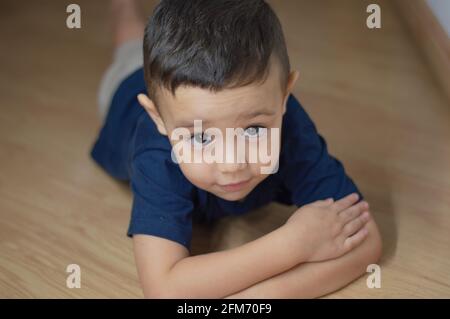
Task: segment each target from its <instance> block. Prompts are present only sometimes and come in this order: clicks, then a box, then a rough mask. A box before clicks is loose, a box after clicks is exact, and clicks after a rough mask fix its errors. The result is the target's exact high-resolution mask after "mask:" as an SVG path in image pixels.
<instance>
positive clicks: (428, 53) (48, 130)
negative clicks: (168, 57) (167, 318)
mask: <svg viewBox="0 0 450 319" xmlns="http://www.w3.org/2000/svg"><path fill="white" fill-rule="evenodd" d="M268 2H269V3H270V4H271V5H272V7H273V8H274V10H275V11H276V13H277V15H278V17H279V18H280V20H281V22H282V25H283V28H284V32H285V36H286V40H287V43H288V49H289V53H290V58H291V65H292V68H294V69H297V70H299V72H300V79H299V82H298V84H297V85H296V87H295V90H294V95H295V96H296V97H297V98H298V99H299V100H300V102H301V103H302V105H303V106H304V108H305V109H306V110H307V111H308V113H309V114H310V115H311V118H312V119H313V120H314V122H315V123H316V126H317V128H318V130H319V132H320V133H321V134H322V135H323V136H324V137H325V139H326V140H327V142H328V147H329V151H330V153H331V154H333V155H334V156H336V157H337V158H339V159H340V160H341V161H342V162H343V164H344V165H345V167H346V170H347V172H348V174H349V175H350V176H351V177H352V179H353V180H354V181H355V182H356V183H357V185H358V186H359V188H360V189H361V191H362V193H363V194H365V197H366V199H367V200H368V202H369V203H370V205H371V212H372V214H373V216H374V218H375V220H376V222H377V223H378V225H379V227H380V231H381V233H382V236H383V240H384V256H383V258H382V260H381V261H380V266H381V271H382V281H381V285H382V286H381V288H379V289H369V288H367V286H366V276H363V277H361V278H360V279H359V280H357V281H355V282H353V283H352V284H350V285H349V286H347V287H345V288H344V289H342V290H340V291H338V292H335V293H333V294H331V295H329V296H327V297H329V298H356V297H358V298H366V297H367V298H393V297H406V298H410V297H419V298H430V297H446V298H449V297H450V249H449V247H450V236H449V234H450V89H449V88H450V44H449V34H450V31H449V30H450V27H449V24H450V8H449V5H450V1H447V0H428V1H425V0H407V1H406V0H393V1H388V0H378V1H374V0H372V1H365V0H346V1H336V0H319V1H309V0H303V1H300V0H272V1H268ZM70 3H73V2H71V1H56V0H54V1H50V0H41V1H12V0H2V1H1V2H0V38H1V39H2V43H1V45H0V46H1V50H0V70H1V72H0V297H2V298H23V297H25V298H72V297H77V298H81V297H86V298H88V297H89V298H119V297H121V298H129V297H131V298H134V297H142V291H141V289H140V287H139V283H138V279H137V274H136V269H135V265H134V257H133V252H132V242H131V240H130V239H129V238H127V237H126V235H125V234H126V229H127V227H128V222H129V217H130V215H129V214H130V208H131V200H132V197H131V192H130V190H129V189H128V185H126V184H123V183H118V182H116V181H115V180H113V179H112V178H111V177H110V176H108V175H107V174H106V173H104V172H103V171H102V170H101V169H100V168H99V167H98V166H96V165H95V163H94V162H93V161H92V160H91V159H90V157H89V151H90V148H91V146H92V143H93V142H94V141H95V138H96V136H97V133H98V130H99V129H100V127H101V122H100V120H99V117H98V114H97V97H96V92H97V89H98V85H99V81H100V78H101V76H102V74H103V72H104V71H105V69H106V68H107V66H108V65H109V63H110V62H111V58H112V35H111V31H110V21H109V20H108V13H109V8H108V6H109V2H108V1H87V0H83V1H81V0H79V1H76V4H78V5H79V6H80V8H81V28H80V29H69V28H67V26H66V19H67V17H68V15H69V14H68V13H67V12H66V8H67V6H68V5H69V4H70ZM155 3H156V1H143V6H144V8H145V10H144V11H145V12H143V14H144V15H145V16H148V15H150V13H151V11H152V8H153V7H154V5H155ZM372 3H375V4H377V5H378V6H379V8H380V10H381V16H380V17H381V28H374V29H370V28H368V26H367V19H368V17H369V16H370V14H371V13H368V12H367V7H368V6H369V5H370V4H372ZM293 210H294V208H293V207H285V206H282V205H279V204H271V205H269V206H267V207H265V208H263V209H260V210H258V211H255V212H251V213H249V214H247V215H245V216H244V217H241V218H232V217H230V218H228V217H227V218H226V219H224V220H222V221H220V222H219V223H218V224H217V225H215V226H214V228H213V229H205V228H203V227H202V226H200V225H196V226H195V229H194V240H193V251H194V252H195V253H203V252H207V251H214V250H218V249H226V248H229V247H233V246H236V245H240V244H242V243H244V242H246V241H249V240H252V239H254V238H257V237H259V236H261V235H263V234H265V233H267V232H269V231H270V230H272V229H274V228H276V227H278V226H280V225H281V224H283V223H284V221H285V220H286V219H287V218H288V217H289V216H290V214H291V213H292V212H293ZM69 264H78V265H79V266H80V267H81V288H79V289H69V288H68V287H67V286H66V279H67V276H68V275H69V274H68V273H67V272H66V267H67V265H69Z"/></svg>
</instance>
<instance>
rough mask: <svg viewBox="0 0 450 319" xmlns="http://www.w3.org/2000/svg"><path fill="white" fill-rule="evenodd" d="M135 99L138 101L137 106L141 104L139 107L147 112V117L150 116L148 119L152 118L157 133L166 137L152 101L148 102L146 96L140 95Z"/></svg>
mask: <svg viewBox="0 0 450 319" xmlns="http://www.w3.org/2000/svg"><path fill="white" fill-rule="evenodd" d="M137 99H138V101H139V104H141V106H142V107H143V108H144V109H145V110H146V111H147V113H148V115H150V117H151V118H152V120H153V122H154V123H155V125H156V128H157V129H158V131H159V133H161V134H162V135H166V136H167V131H166V127H165V125H164V122H163V120H162V118H161V115H160V114H159V112H158V110H157V109H156V107H155V104H154V103H153V101H152V100H150V99H149V97H148V96H147V95H145V94H142V93H141V94H138V96H137Z"/></svg>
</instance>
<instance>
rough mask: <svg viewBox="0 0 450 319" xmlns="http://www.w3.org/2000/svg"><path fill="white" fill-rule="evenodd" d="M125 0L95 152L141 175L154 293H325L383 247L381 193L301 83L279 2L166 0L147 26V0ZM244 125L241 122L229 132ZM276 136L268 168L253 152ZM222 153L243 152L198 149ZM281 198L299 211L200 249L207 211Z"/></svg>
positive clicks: (141, 224) (142, 250)
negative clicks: (345, 160)
mask: <svg viewBox="0 0 450 319" xmlns="http://www.w3.org/2000/svg"><path fill="white" fill-rule="evenodd" d="M112 8H113V10H112V12H113V15H114V25H115V45H116V52H115V57H114V63H113V65H112V66H111V67H110V69H109V70H108V71H107V72H106V74H105V76H104V79H103V81H102V85H101V89H100V92H99V106H100V113H101V114H102V115H103V116H105V118H104V125H103V128H102V130H101V132H100V135H99V137H98V140H97V142H96V143H95V145H94V147H93V149H92V153H91V155H92V157H93V158H94V159H95V160H96V161H97V163H98V164H99V165H101V167H103V168H104V169H105V170H106V171H107V172H108V173H109V174H110V175H112V176H113V177H115V178H117V179H119V180H125V181H130V184H131V189H132V193H133V205H132V214H131V221H130V225H129V229H128V235H129V236H130V237H132V238H133V244H134V250H135V258H136V264H137V268H138V273H139V278H140V282H141V285H142V287H143V290H144V295H145V297H159V298H173V297H178V298H224V297H228V298H237V297H243V298H248V297H260V298H266V297H267V298H302V297H318V296H321V295H324V294H326V293H329V292H332V291H334V290H336V289H339V288H341V287H343V286H344V285H346V284H348V283H349V282H351V281H352V280H354V279H356V278H357V277H359V276H361V274H363V273H365V271H366V267H367V265H369V264H371V263H374V262H376V261H377V260H378V259H379V257H380V255H381V240H380V236H379V233H378V230H377V227H376V225H375V222H374V221H373V219H371V218H370V215H369V212H368V203H367V202H365V201H359V202H358V199H360V198H362V195H361V193H360V192H359V190H358V189H357V187H356V185H355V184H354V183H353V181H352V179H351V178H349V177H348V176H347V175H346V173H345V170H344V168H343V166H342V164H341V162H340V161H338V160H337V159H335V158H334V157H332V156H331V155H329V154H328V152H327V147H326V142H325V140H324V139H323V138H322V136H320V135H319V134H318V132H317V131H316V127H315V125H314V123H313V122H312V121H311V119H310V118H309V116H308V115H307V113H306V112H305V110H304V109H303V107H302V106H301V105H300V104H299V102H298V101H297V99H296V98H295V97H294V96H293V95H291V94H290V92H291V90H292V88H293V86H294V84H295V82H296V80H297V78H298V72H297V71H293V72H291V70H290V65H289V57H288V54H287V50H286V45H285V42H284V36H283V33H282V29H281V25H280V23H279V21H278V19H277V17H276V15H275V14H274V12H273V11H272V9H271V8H270V6H269V5H268V4H267V3H265V2H264V1H263V0H245V1H242V0H231V1H230V0H163V1H161V2H160V3H159V4H158V5H157V7H156V8H155V10H154V12H153V15H152V16H151V17H150V19H149V22H148V24H147V26H144V22H143V21H142V19H141V18H140V16H139V10H138V8H137V6H136V4H135V3H134V2H133V1H125V0H117V1H113V5H112ZM144 27H145V34H144V33H143V30H144ZM142 38H143V39H144V41H143V50H142V42H141V41H142ZM142 60H143V61H142ZM142 64H143V67H142ZM198 121H200V123H201V127H200V129H199V127H198V125H197V124H198ZM230 128H231V129H239V130H237V131H236V132H238V133H237V135H234V136H232V138H231V139H230V138H228V137H229V136H228V135H227V139H226V140H225V142H224V144H222V139H221V135H220V133H223V132H225V131H227V130H228V129H230ZM209 129H211V130H209ZM214 130H215V131H214ZM213 131H214V132H216V133H217V135H214V134H212V133H211V132H213ZM268 131H270V134H269V132H268ZM174 132H176V133H174ZM272 133H275V134H272ZM277 133H279V134H277ZM180 135H181V139H180V138H179V137H180ZM223 135H225V134H223ZM235 137H236V138H241V141H242V140H243V141H244V143H243V144H239V143H236V144H235V143H232V141H234V139H235ZM264 145H265V146H267V145H270V147H267V148H268V149H267V153H270V156H271V157H270V160H271V161H270V166H269V170H266V172H265V173H264V168H267V167H266V166H265V165H264V164H266V163H263V161H262V160H261V158H258V159H257V160H256V161H255V160H251V159H250V154H251V152H252V151H254V150H255V149H257V148H258V149H261V148H263V146H264ZM180 146H181V147H182V149H183V152H179V149H180ZM243 148H245V150H244V151H243V152H241V150H242V149H243ZM269 149H270V150H269ZM174 150H178V151H174ZM236 152H237V154H238V155H237V156H236V158H235V157H234V154H235V153H236ZM212 153H214V154H216V153H217V154H219V153H223V154H229V153H231V154H233V156H232V157H231V159H230V158H227V159H226V160H220V157H218V159H219V160H216V161H212V162H210V161H205V160H202V161H199V162H196V161H192V160H191V159H192V156H194V157H195V156H196V155H201V156H204V155H205V154H212ZM239 154H240V155H239ZM181 158H182V159H183V160H180V159H181ZM216 159H217V158H216ZM267 171H268V172H267ZM271 201H277V202H280V203H283V204H287V205H296V206H298V207H299V209H298V210H297V211H295V212H294V214H293V215H292V216H291V217H290V218H289V219H288V221H287V222H286V223H285V224H284V225H283V226H282V227H280V228H278V229H276V230H274V231H272V232H270V233H268V234H266V235H264V236H262V237H260V238H258V239H256V240H254V241H251V242H249V243H246V244H244V245H242V246H240V247H236V248H233V249H228V250H225V251H220V252H213V253H209V254H203V255H197V256H190V254H189V253H190V240H191V235H192V220H193V219H197V220H199V221H204V222H212V221H215V220H217V219H218V218H220V217H222V216H225V215H229V214H234V215H239V214H245V213H246V212H248V211H250V210H253V209H255V208H257V207H260V206H262V205H265V204H267V203H269V202H271Z"/></svg>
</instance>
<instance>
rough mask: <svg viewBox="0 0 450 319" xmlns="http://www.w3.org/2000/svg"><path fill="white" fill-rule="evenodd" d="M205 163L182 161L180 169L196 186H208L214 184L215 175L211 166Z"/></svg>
mask: <svg viewBox="0 0 450 319" xmlns="http://www.w3.org/2000/svg"><path fill="white" fill-rule="evenodd" d="M209 166H210V165H207V164H204V163H180V169H181V171H182V172H183V174H184V176H185V177H186V178H187V179H188V180H189V181H190V182H191V183H192V184H194V185H195V186H197V187H199V188H202V189H204V188H207V187H209V186H210V185H211V184H213V182H214V181H213V180H212V176H214V175H213V174H212V172H211V169H210V167H209Z"/></svg>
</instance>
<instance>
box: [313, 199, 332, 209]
mask: <svg viewBox="0 0 450 319" xmlns="http://www.w3.org/2000/svg"><path fill="white" fill-rule="evenodd" d="M333 202H334V200H333V198H331V197H330V198H327V199H325V200H318V201H315V202H313V203H311V205H312V206H316V207H326V206H330V205H331V204H333Z"/></svg>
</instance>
